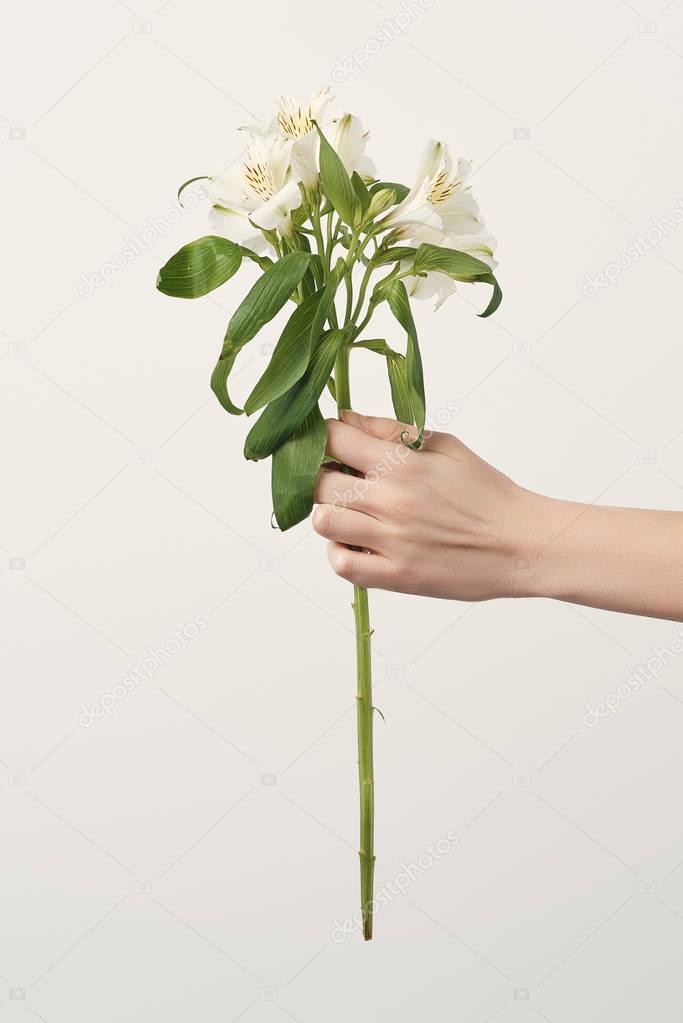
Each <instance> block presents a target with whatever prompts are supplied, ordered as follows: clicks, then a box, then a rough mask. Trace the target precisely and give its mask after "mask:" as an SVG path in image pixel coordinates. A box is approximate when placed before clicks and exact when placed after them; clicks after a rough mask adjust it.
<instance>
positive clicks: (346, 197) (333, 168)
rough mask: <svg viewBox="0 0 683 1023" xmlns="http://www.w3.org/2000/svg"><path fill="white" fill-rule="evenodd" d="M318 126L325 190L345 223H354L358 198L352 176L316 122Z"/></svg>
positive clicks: (321, 179) (321, 171)
mask: <svg viewBox="0 0 683 1023" xmlns="http://www.w3.org/2000/svg"><path fill="white" fill-rule="evenodd" d="M316 128H317V129H318V135H319V136H320V181H321V183H322V186H323V190H324V192H325V195H326V196H327V198H328V199H329V200H330V202H331V203H332V205H333V206H334V208H335V210H336V211H337V213H338V214H339V216H340V217H341V219H342V220H343V221H344V223H345V224H351V225H353V223H354V218H355V215H356V205H357V199H356V193H355V191H354V189H353V185H352V184H351V178H350V177H349V175H348V174H347V173H346V167H345V166H344V164H343V163H342V162H341V160H340V159H339V157H338V156H337V154H336V153H335V151H334V149H333V148H332V146H331V145H330V143H329V142H328V141H327V139H326V138H325V136H324V135H323V133H322V131H321V130H320V127H319V125H317V124H316Z"/></svg>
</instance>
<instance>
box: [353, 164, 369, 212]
mask: <svg viewBox="0 0 683 1023" xmlns="http://www.w3.org/2000/svg"><path fill="white" fill-rule="evenodd" d="M351 184H352V186H353V190H354V192H355V193H356V199H358V203H359V205H360V208H361V211H362V212H363V213H365V212H366V211H367V209H368V206H369V205H370V193H369V192H368V190H367V188H366V186H365V182H364V181H363V179H362V177H361V176H360V174H359V173H358V171H354V172H353V174H352V175H351Z"/></svg>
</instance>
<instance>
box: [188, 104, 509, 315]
mask: <svg viewBox="0 0 683 1023" xmlns="http://www.w3.org/2000/svg"><path fill="white" fill-rule="evenodd" d="M331 102H332V97H331V95H330V90H329V88H325V89H321V90H319V91H318V92H316V93H314V94H313V95H312V96H311V98H310V99H309V100H308V101H307V102H300V101H299V100H297V99H295V98H294V97H292V96H285V97H282V98H281V99H280V100H279V101H278V102H277V104H276V110H275V114H274V116H273V117H272V119H271V120H269V121H263V122H257V123H252V124H248V125H244V126H243V127H242V129H241V130H242V131H243V132H245V134H246V135H247V138H248V141H247V146H246V151H245V153H244V154H243V156H242V157H241V158H240V159H239V161H237V162H236V163H233V164H231V165H230V166H228V167H227V169H225V170H223V171H221V172H220V173H218V174H215V175H213V176H211V177H209V178H208V180H207V185H206V187H207V190H208V192H209V194H210V196H211V198H212V199H213V206H212V210H211V214H210V221H211V226H212V228H213V230H215V231H216V232H217V233H218V234H220V235H223V236H224V237H226V238H229V239H230V240H231V241H234V242H237V243H239V244H241V245H246V246H249V247H250V248H251V249H253V250H254V251H255V252H257V253H261V254H265V255H272V254H273V245H272V239H271V241H269V239H268V234H269V232H275V233H276V234H277V235H279V236H280V237H281V238H283V239H285V238H290V239H291V238H292V236H293V234H294V231H295V226H296V223H297V219H299V220H300V218H297V216H296V212H297V211H301V212H302V213H303V212H304V211H306V209H307V207H308V206H310V203H311V202H315V201H316V196H317V192H318V189H319V183H320V168H319V148H320V141H319V137H318V132H317V130H316V127H317V126H320V128H322V130H323V132H324V134H325V135H326V137H327V139H328V140H329V142H330V144H331V146H332V148H333V149H334V150H335V152H336V153H337V155H338V156H339V157H340V159H341V161H342V163H343V165H344V167H345V169H346V171H347V173H348V175H349V176H352V175H353V174H354V173H356V174H358V175H359V176H360V178H361V179H362V181H363V182H364V183H365V184H366V185H369V184H371V183H372V182H373V181H374V180H375V179H376V173H377V172H376V168H375V165H374V163H373V162H372V160H371V159H370V158H369V157H368V156H367V155H366V153H365V146H366V142H367V140H368V134H369V133H368V132H367V131H365V129H364V127H363V124H362V121H361V119H360V118H359V117H357V116H356V115H355V114H350V113H333V112H332V111H331V110H330V105H331ZM471 171H472V168H471V164H470V163H469V161H467V160H464V159H462V158H454V157H453V155H452V154H451V152H450V150H449V148H448V146H447V145H446V144H445V143H444V142H437V141H434V140H430V141H429V142H428V143H427V145H426V147H425V150H424V153H423V155H422V159H421V161H420V165H419V169H418V172H417V175H416V178H415V181H414V182H413V185H412V187H411V188H410V189H409V190H407V194H406V195H405V197H404V198H403V199H402V201H401V202H400V203H399V204H398V205H397V206H395V207H394V209H392V210H391V212H390V213H388V214H387V215H386V216H385V217H384V219H383V220H381V221H379V222H378V223H377V224H376V226H375V233H376V236H377V237H379V236H380V235H381V234H382V232H385V233H386V235H387V236H388V237H389V236H390V240H391V241H398V240H403V241H406V242H410V243H413V244H419V243H420V242H430V243H433V244H435V245H439V246H442V247H445V248H451V249H455V250H458V251H460V252H466V253H469V254H470V255H472V256H475V257H476V258H477V259H480V260H482V262H484V263H486V264H487V266H489V267H490V268H491V269H493V268H494V267H495V266H496V262H495V260H494V258H493V254H494V249H495V245H496V242H495V238H494V237H493V236H492V235H491V234H490V233H489V232H488V231H487V230H486V228H485V226H484V221H483V219H482V217H481V213H480V210H479V206H478V204H477V201H476V200H475V198H474V196H473V194H472V190H471V187H470V185H469V184H468V180H469V178H470V175H471ZM302 207H303V208H302ZM402 269H403V270H407V269H409V262H408V261H404V263H403V265H402ZM406 288H407V290H408V293H409V295H411V296H412V297H414V298H418V299H426V298H433V297H434V298H436V307H437V308H438V307H439V306H440V305H441V304H442V303H443V302H444V301H445V299H446V298H448V296H449V295H452V294H453V293H454V292H455V290H456V284H455V281H454V280H453V278H452V277H450V276H448V275H447V274H445V273H440V272H438V271H429V272H427V273H426V274H424V275H422V276H419V277H418V276H413V275H407V277H406Z"/></svg>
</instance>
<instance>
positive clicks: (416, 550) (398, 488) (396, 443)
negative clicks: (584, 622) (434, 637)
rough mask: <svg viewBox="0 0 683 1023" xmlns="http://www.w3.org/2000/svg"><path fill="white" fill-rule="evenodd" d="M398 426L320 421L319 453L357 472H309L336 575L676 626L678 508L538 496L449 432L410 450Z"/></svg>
mask: <svg viewBox="0 0 683 1023" xmlns="http://www.w3.org/2000/svg"><path fill="white" fill-rule="evenodd" d="M406 429H407V428H406V427H405V426H404V425H403V424H401V423H396V422H394V421H393V420H390V419H375V418H372V417H368V416H358V415H357V414H356V413H351V412H349V413H344V422H341V423H339V422H336V421H334V420H333V421H331V422H330V423H329V424H328V453H329V454H330V455H331V456H332V457H333V458H335V459H337V460H338V461H339V462H342V463H344V464H345V465H348V466H350V467H351V468H353V469H355V470H357V471H358V472H360V473H362V474H363V475H362V477H360V478H356V477H353V476H349V475H346V474H343V473H342V472H340V471H339V470H337V469H335V468H332V469H330V468H325V469H323V470H321V472H320V474H319V477H318V483H317V488H316V501H317V502H318V503H319V505H320V506H319V507H318V508H317V509H316V512H315V516H314V527H315V529H316V530H317V532H319V533H320V534H321V535H322V536H325V537H327V538H328V539H329V540H330V541H331V543H330V547H329V557H330V561H331V564H332V567H333V568H334V570H335V571H336V572H337V574H339V575H341V576H343V577H344V578H345V579H349V580H351V581H353V582H356V583H358V584H359V585H363V586H368V587H379V588H382V589H389V590H398V591H400V592H405V593H416V594H422V595H424V596H433V597H445V598H451V599H456V600H487V599H491V598H494V597H551V598H555V599H557V600H566V601H571V602H572V603H576V604H585V605H587V606H590V607H599V608H605V609H607V610H611V611H624V612H628V613H631V614H641V615H648V616H651V617H657V618H668V619H672V620H676V621H683V513H679V512H665V511H645V510H639V509H630V508H608V507H597V506H593V505H583V504H573V503H571V502H568V501H557V500H553V499H552V498H548V497H543V496H541V495H539V494H534V493H532V492H531V491H528V490H524V489H523V488H522V487H519V486H517V485H516V484H515V483H513V481H512V480H510V479H508V477H507V476H504V475H503V474H502V473H500V472H498V471H497V470H496V469H494V468H493V467H492V466H490V465H488V463H486V462H484V461H483V460H482V459H480V458H478V457H477V455H475V454H474V453H473V452H472V451H470V450H469V449H468V448H466V447H465V445H464V444H462V443H461V442H460V441H458V440H457V439H456V438H455V437H452V436H450V435H449V434H443V433H432V434H430V435H429V436H428V437H427V439H426V441H425V444H424V446H423V448H422V449H421V450H420V451H412V450H410V449H409V448H408V447H406V446H405V445H404V444H402V443H401V441H400V437H401V433H402V432H403V431H405V430H406ZM352 548H361V550H353V549H352ZM367 552H371V553H367Z"/></svg>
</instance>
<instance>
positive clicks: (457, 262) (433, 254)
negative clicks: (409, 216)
mask: <svg viewBox="0 0 683 1023" xmlns="http://www.w3.org/2000/svg"><path fill="white" fill-rule="evenodd" d="M430 270H434V271H436V272H437V273H442V274H447V275H448V276H449V277H453V278H455V279H456V280H459V281H472V280H476V279H477V278H478V277H481V276H482V275H486V276H488V275H489V274H490V273H491V267H490V266H488V264H486V263H484V262H483V261H482V260H481V259H476V258H475V257H474V256H470V255H469V254H468V253H467V252H458V251H457V249H444V248H442V247H441V246H440V245H430V244H429V243H428V242H424V243H423V244H422V245H420V247H419V248H418V250H417V253H416V254H415V262H414V263H413V273H415V274H421V273H429V271H430Z"/></svg>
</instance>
